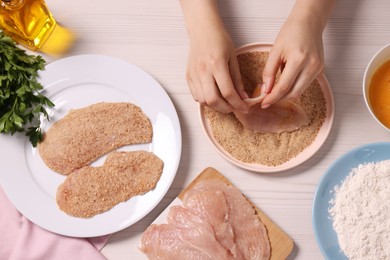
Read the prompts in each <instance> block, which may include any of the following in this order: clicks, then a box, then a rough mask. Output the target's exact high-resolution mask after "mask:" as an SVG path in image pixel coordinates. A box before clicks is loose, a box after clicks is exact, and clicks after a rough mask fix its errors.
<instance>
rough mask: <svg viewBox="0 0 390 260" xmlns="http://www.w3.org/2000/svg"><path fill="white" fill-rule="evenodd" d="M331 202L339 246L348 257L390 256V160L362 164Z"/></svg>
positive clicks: (331, 213) (387, 257)
mask: <svg viewBox="0 0 390 260" xmlns="http://www.w3.org/2000/svg"><path fill="white" fill-rule="evenodd" d="M334 191H335V194H334V195H335V196H334V198H333V199H332V200H331V201H330V203H331V208H330V209H329V213H330V215H331V217H332V219H333V228H334V230H335V231H336V233H337V237H338V240H339V244H340V247H341V249H342V251H343V252H344V254H345V255H346V256H347V257H348V258H349V259H375V260H377V259H390V160H386V161H381V162H377V163H369V164H364V165H359V166H358V167H357V168H354V169H352V171H351V173H350V174H349V176H347V178H346V179H345V180H344V182H343V183H342V184H341V185H340V187H338V186H336V187H335V189H334Z"/></svg>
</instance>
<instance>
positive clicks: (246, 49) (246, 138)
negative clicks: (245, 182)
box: [199, 43, 334, 173]
mask: <svg viewBox="0 0 390 260" xmlns="http://www.w3.org/2000/svg"><path fill="white" fill-rule="evenodd" d="M271 47H272V44H264V43H253V44H248V45H244V46H242V47H240V48H238V49H237V50H236V53H237V58H238V62H239V65H240V70H241V75H242V79H243V82H244V86H245V90H246V91H247V92H248V91H253V90H254V88H255V87H256V86H257V85H259V84H261V83H262V78H261V75H262V71H263V69H264V66H265V63H266V60H267V58H268V54H269V51H270V49H271ZM300 103H301V106H302V107H303V109H304V110H305V111H306V113H307V116H308V117H309V120H310V122H309V124H307V125H304V126H302V127H300V128H299V129H297V130H294V131H289V132H281V133H265V132H264V133H263V132H256V131H253V130H249V129H246V128H245V127H244V126H243V125H242V124H241V122H240V121H239V120H238V119H237V118H236V116H235V115H234V113H229V114H224V113H221V112H219V111H216V110H214V109H212V108H211V107H209V106H205V105H200V106H199V113H200V118H201V124H202V127H203V129H204V131H205V133H206V135H207V137H208V138H209V141H210V142H211V144H212V145H213V147H214V148H215V149H216V151H217V152H218V153H219V154H220V155H221V156H222V157H223V158H225V159H226V160H228V161H229V162H231V163H233V164H235V165H236V166H238V167H241V168H243V169H246V170H249V171H254V172H262V173H267V172H280V171H285V170H288V169H291V168H293V167H296V166H298V165H300V164H302V163H303V162H305V161H306V160H308V159H309V158H310V157H312V156H313V155H314V154H315V153H316V152H317V151H318V150H319V149H320V147H321V146H322V145H323V144H324V142H325V140H326V139H327V137H328V135H329V133H330V130H331V127H332V124H333V118H334V99H333V94H332V90H331V87H330V85H329V82H328V80H327V79H326V77H325V75H324V74H321V75H319V76H318V77H317V78H316V79H315V80H314V81H313V82H312V84H311V85H310V86H309V87H308V88H307V89H306V90H305V92H304V93H303V94H302V96H301V97H300Z"/></svg>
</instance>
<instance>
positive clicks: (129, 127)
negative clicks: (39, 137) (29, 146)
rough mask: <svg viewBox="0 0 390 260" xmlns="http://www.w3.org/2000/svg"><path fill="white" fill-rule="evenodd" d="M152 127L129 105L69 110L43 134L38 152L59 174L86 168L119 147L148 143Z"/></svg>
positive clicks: (143, 115)
mask: <svg viewBox="0 0 390 260" xmlns="http://www.w3.org/2000/svg"><path fill="white" fill-rule="evenodd" d="M152 134H153V130H152V125H151V123H150V121H149V119H148V117H147V116H146V115H145V114H144V113H143V112H142V110H141V108H139V107H138V106H136V105H134V104H131V103H104V102H103V103H97V104H94V105H91V106H88V107H85V108H80V109H75V110H72V111H70V112H69V113H68V114H67V115H66V116H65V117H63V118H62V119H60V120H59V121H57V122H56V123H54V124H53V126H52V127H50V129H49V130H48V131H47V132H46V133H45V134H44V139H43V142H41V143H40V144H39V145H38V151H39V153H40V155H41V157H42V159H43V161H44V162H45V164H46V165H47V166H48V167H49V168H50V169H52V170H53V171H56V172H58V173H61V174H65V175H67V174H69V173H71V172H73V171H74V170H76V169H79V168H81V167H83V166H86V165H88V164H89V163H91V162H93V161H94V160H96V159H97V158H99V157H100V156H102V155H104V154H106V153H108V152H110V151H113V150H115V149H116V148H118V147H121V146H124V145H130V144H139V143H149V142H151V140H152Z"/></svg>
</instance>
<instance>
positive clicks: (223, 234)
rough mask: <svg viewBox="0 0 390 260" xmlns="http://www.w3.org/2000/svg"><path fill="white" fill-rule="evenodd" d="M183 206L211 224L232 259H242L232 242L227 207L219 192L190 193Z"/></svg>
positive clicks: (232, 234)
mask: <svg viewBox="0 0 390 260" xmlns="http://www.w3.org/2000/svg"><path fill="white" fill-rule="evenodd" d="M183 205H184V207H186V208H189V209H192V210H194V211H196V212H197V214H198V215H199V216H200V217H201V218H202V219H204V220H205V221H206V222H208V223H210V224H211V226H212V227H213V232H214V234H215V237H216V239H217V240H218V241H219V243H220V244H221V245H222V246H223V247H224V248H225V249H226V250H228V252H229V254H230V255H231V256H232V257H233V258H234V259H243V257H242V254H241V252H240V251H239V250H238V248H237V246H236V244H235V241H234V239H235V238H234V232H233V228H232V226H231V225H230V223H229V222H228V220H229V206H228V204H227V201H226V196H225V194H224V193H223V192H222V191H221V190H202V191H201V192H195V193H191V196H186V197H185V199H184V200H183ZM216 205H217V206H216Z"/></svg>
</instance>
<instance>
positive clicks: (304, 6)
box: [291, 0, 335, 32]
mask: <svg viewBox="0 0 390 260" xmlns="http://www.w3.org/2000/svg"><path fill="white" fill-rule="evenodd" d="M334 4H335V0H297V1H296V2H295V5H294V7H293V9H292V11H291V16H294V19H304V20H305V22H310V23H311V24H312V25H313V26H316V27H317V29H319V30H320V31H321V32H322V31H323V30H324V29H325V26H326V23H327V21H328V18H329V16H330V14H331V13H332V10H333V7H334Z"/></svg>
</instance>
